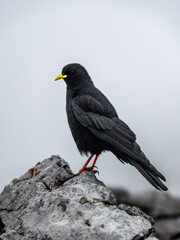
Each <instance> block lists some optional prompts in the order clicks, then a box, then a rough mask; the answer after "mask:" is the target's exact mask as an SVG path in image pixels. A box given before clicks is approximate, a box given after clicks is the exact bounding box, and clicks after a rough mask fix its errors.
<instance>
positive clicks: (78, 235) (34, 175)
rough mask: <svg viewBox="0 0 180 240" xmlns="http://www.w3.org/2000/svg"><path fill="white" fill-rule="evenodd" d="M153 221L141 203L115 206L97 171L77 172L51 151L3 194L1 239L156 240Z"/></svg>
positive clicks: (0, 207)
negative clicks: (96, 175)
mask: <svg viewBox="0 0 180 240" xmlns="http://www.w3.org/2000/svg"><path fill="white" fill-rule="evenodd" d="M154 232H155V229H154V221H153V219H152V218H151V217H149V216H147V215H146V214H144V213H143V212H142V211H141V210H140V209H138V208H137V207H129V206H127V205H124V204H120V205H119V206H117V202H116V197H115V195H114V194H113V193H112V191H111V190H109V189H108V188H106V187H105V185H104V184H103V183H102V182H100V181H98V180H97V178H96V177H95V175H94V172H93V171H84V172H82V173H81V174H80V175H79V176H74V175H73V173H72V171H71V170H70V168H69V165H68V163H67V162H65V161H64V160H63V159H61V158H60V157H58V156H52V157H51V158H49V159H45V160H44V161H42V162H41V163H38V164H37V165H36V166H35V167H34V168H32V169H30V170H29V171H27V172H26V173H25V174H24V175H23V176H21V177H20V178H18V179H14V180H13V181H12V182H11V183H10V184H9V185H7V186H6V187H5V188H4V190H3V192H2V193H1V195H0V239H3V240H20V239H23V240H28V239H38V240H51V239H52V240H56V239H57V240H61V239H62V240H76V239H77V240H81V239H82V240H83V239H87V240H88V239H91V240H93V239H97V240H100V239H103V240H105V239H106V240H116V239H117V240H120V239H122V240H128V239H129V240H133V239H134V240H138V239H139V240H140V239H141V240H142V239H151V240H153V239H154V240H155V239H156V238H155V237H154V236H153V235H154Z"/></svg>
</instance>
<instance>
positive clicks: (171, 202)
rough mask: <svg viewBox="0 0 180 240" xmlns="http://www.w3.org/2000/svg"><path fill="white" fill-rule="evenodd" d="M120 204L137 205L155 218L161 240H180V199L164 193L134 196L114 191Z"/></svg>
mask: <svg viewBox="0 0 180 240" xmlns="http://www.w3.org/2000/svg"><path fill="white" fill-rule="evenodd" d="M113 192H114V193H115V194H116V197H117V202H118V204H121V203H122V202H124V203H126V204H128V205H131V206H133V205H135V206H138V207H139V208H141V209H142V210H143V211H144V212H145V213H147V214H148V215H150V216H151V217H153V219H154V221H155V225H156V231H157V236H158V238H159V239H160V240H169V239H176V240H180V199H179V198H177V197H174V196H171V195H170V194H168V193H162V192H157V191H156V192H155V191H152V192H144V193H143V194H138V195H133V194H129V193H127V192H126V191H123V190H121V189H120V190H118V189H113Z"/></svg>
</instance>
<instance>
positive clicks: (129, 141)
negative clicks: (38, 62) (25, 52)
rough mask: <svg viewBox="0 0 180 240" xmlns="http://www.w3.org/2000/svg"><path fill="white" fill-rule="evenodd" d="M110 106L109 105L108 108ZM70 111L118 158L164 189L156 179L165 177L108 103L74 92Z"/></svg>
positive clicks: (155, 185)
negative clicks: (74, 96)
mask: <svg viewBox="0 0 180 240" xmlns="http://www.w3.org/2000/svg"><path fill="white" fill-rule="evenodd" d="M112 110H113V108H112ZM72 111H73V113H74V116H75V117H76V119H77V120H78V121H79V123H80V124H81V125H82V126H84V127H86V128H88V129H89V130H90V131H91V133H92V134H93V135H94V136H96V137H97V138H99V139H101V140H102V141H105V142H106V143H109V145H110V146H112V152H113V153H114V154H115V155H116V156H117V157H118V158H119V159H120V160H121V161H122V162H126V163H130V164H131V165H133V166H134V167H136V168H137V170H138V171H139V172H140V173H141V174H142V175H143V176H144V177H145V178H146V179H147V180H148V181H149V182H150V183H151V184H152V185H153V186H154V187H156V188H157V189H162V190H165V191H166V190H167V187H166V186H165V185H164V184H163V183H162V182H161V180H160V179H162V180H163V181H165V180H166V179H165V177H164V176H163V175H162V174H161V173H160V172H159V171H158V170H157V169H156V168H155V167H154V166H153V165H152V164H151V163H150V161H149V160H148V159H147V158H146V156H145V154H144V153H143V152H142V151H141V148H140V146H139V145H138V144H137V143H136V136H135V134H134V133H133V132H132V131H131V129H130V128H129V127H128V126H127V125H126V124H125V123H124V122H123V121H122V120H120V119H119V118H118V117H117V115H116V114H113V112H111V106H110V107H109V108H108V107H107V106H103V104H101V103H100V102H99V101H98V100H97V99H95V98H93V97H91V96H89V95H84V96H78V97H77V98H75V99H74V100H73V101H72Z"/></svg>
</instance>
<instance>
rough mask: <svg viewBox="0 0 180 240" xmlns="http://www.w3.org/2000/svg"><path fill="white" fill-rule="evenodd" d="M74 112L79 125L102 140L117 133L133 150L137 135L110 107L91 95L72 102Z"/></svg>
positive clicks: (77, 98)
mask: <svg viewBox="0 0 180 240" xmlns="http://www.w3.org/2000/svg"><path fill="white" fill-rule="evenodd" d="M72 111H73V113H74V115H75V117H76V119H77V120H78V121H79V123H80V124H81V125H82V126H84V127H87V128H88V129H89V130H90V131H91V132H92V133H93V134H95V135H96V136H97V137H99V138H102V135H104V134H106V133H107V132H117V134H116V135H118V141H121V142H122V143H124V144H125V145H126V144H127V145H128V146H129V147H131V148H132V144H133V143H134V142H135V140H136V136H135V134H134V133H133V132H132V131H131V129H130V128H129V127H128V126H127V125H126V124H125V123H124V122H123V121H122V120H120V119H119V118H118V117H117V114H116V112H115V111H114V108H113V107H112V108H111V106H110V105H108V106H107V105H106V104H105V105H103V104H102V103H100V102H99V101H98V100H97V99H95V98H94V97H92V96H90V95H82V96H78V97H76V98H74V100H73V101H72ZM103 140H105V139H103Z"/></svg>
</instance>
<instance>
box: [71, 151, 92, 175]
mask: <svg viewBox="0 0 180 240" xmlns="http://www.w3.org/2000/svg"><path fill="white" fill-rule="evenodd" d="M93 156H94V154H92V155H91V156H90V157H89V158H88V160H87V162H86V163H85V164H84V166H83V167H82V168H81V170H79V172H78V173H77V174H75V175H76V176H77V175H79V174H80V173H81V172H82V171H84V170H85V169H86V167H87V165H88V164H89V162H90V161H91V159H92V158H93Z"/></svg>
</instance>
